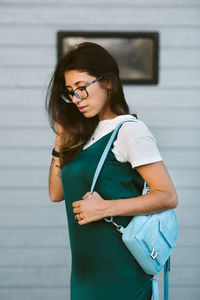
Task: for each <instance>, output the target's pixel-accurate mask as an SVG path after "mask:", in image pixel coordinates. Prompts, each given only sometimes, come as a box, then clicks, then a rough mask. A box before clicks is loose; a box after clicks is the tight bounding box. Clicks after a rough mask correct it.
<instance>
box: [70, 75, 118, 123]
mask: <svg viewBox="0 0 200 300" xmlns="http://www.w3.org/2000/svg"><path fill="white" fill-rule="evenodd" d="M64 77H65V86H66V89H67V90H68V91H69V92H71V91H73V90H75V89H76V88H77V87H81V86H83V85H85V84H87V83H90V82H91V81H93V80H95V79H96V77H94V76H91V75H88V73H87V72H80V71H78V70H70V71H66V72H65V73H64ZM86 89H87V92H88V97H87V98H85V99H83V100H81V99H78V98H77V97H76V96H75V95H73V96H71V99H72V101H73V103H74V104H75V105H76V107H77V109H79V111H80V112H81V113H82V114H83V115H84V116H85V117H86V118H91V117H94V116H96V115H98V117H99V120H104V119H109V118H112V117H115V116H116V114H114V113H113V112H112V111H111V110H110V108H109V105H108V96H107V89H106V88H103V87H102V86H101V83H100V82H99V81H96V82H94V83H92V84H91V85H90V86H88V87H87V88H86ZM70 105H72V104H70Z"/></svg>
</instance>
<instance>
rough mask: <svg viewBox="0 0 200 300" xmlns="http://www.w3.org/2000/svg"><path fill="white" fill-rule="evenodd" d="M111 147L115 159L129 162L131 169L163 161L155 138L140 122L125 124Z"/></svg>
mask: <svg viewBox="0 0 200 300" xmlns="http://www.w3.org/2000/svg"><path fill="white" fill-rule="evenodd" d="M113 145H114V149H113V152H114V154H115V156H116V158H117V159H118V160H120V161H122V162H125V161H128V162H130V164H131V165H132V167H133V168H135V167H137V166H141V165H145V164H149V163H153V162H157V161H161V160H163V159H162V156H161V154H160V151H159V149H158V146H157V142H156V138H155V137H154V135H153V134H152V132H151V131H150V130H149V128H148V127H147V126H146V125H145V124H144V122H143V121H141V120H137V121H136V122H125V123H124V124H123V125H122V126H121V128H120V129H119V132H118V137H117V139H116V140H115V142H114V144H113Z"/></svg>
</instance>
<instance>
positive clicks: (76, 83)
mask: <svg viewBox="0 0 200 300" xmlns="http://www.w3.org/2000/svg"><path fill="white" fill-rule="evenodd" d="M81 82H85V83H87V81H85V80H80V81H77V82H75V83H74V85H78V84H79V83H81ZM65 87H71V85H66V86H65Z"/></svg>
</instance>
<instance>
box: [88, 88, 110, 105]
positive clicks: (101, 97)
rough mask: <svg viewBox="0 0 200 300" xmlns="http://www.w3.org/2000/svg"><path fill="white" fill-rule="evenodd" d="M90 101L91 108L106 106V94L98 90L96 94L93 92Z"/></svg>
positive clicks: (104, 91)
mask: <svg viewBox="0 0 200 300" xmlns="http://www.w3.org/2000/svg"><path fill="white" fill-rule="evenodd" d="M90 99H91V100H92V101H91V105H92V106H93V105H94V106H99V107H104V105H106V103H107V94H106V90H98V91H96V92H93V93H92V94H91V97H90Z"/></svg>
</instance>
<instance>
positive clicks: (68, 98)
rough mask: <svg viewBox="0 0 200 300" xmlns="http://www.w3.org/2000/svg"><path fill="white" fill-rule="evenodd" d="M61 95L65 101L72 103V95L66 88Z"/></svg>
mask: <svg viewBox="0 0 200 300" xmlns="http://www.w3.org/2000/svg"><path fill="white" fill-rule="evenodd" d="M60 97H61V98H62V99H63V100H64V101H65V102H67V103H72V99H71V98H72V96H71V95H69V93H68V92H67V91H66V90H64V92H63V93H62V94H61V95H60Z"/></svg>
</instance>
